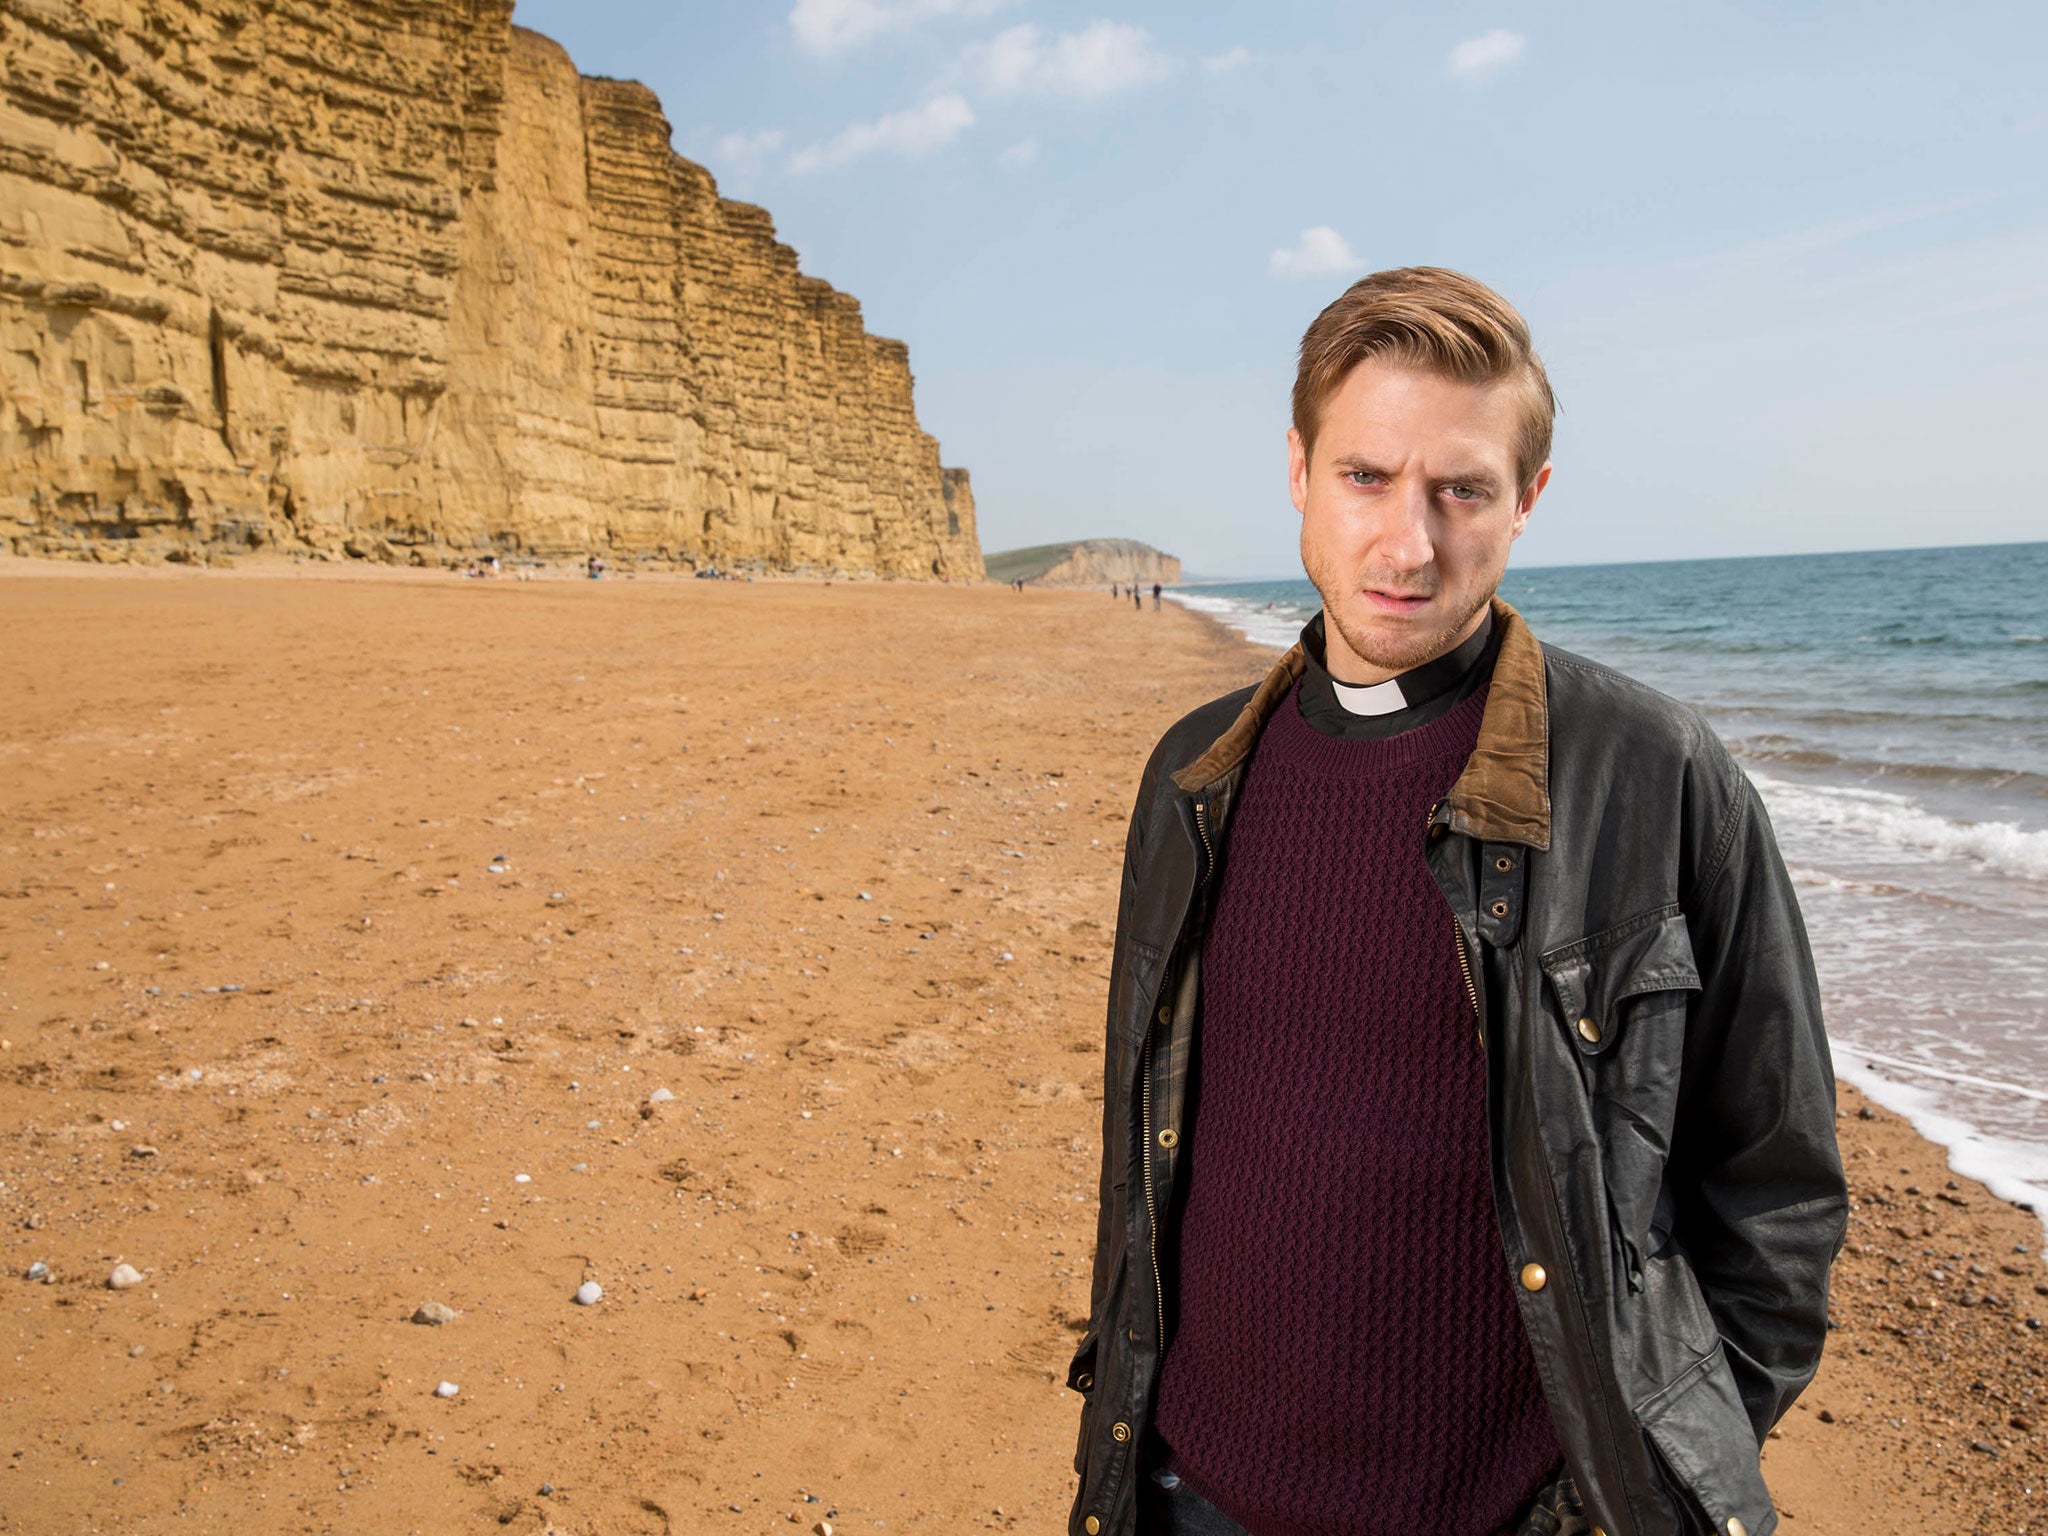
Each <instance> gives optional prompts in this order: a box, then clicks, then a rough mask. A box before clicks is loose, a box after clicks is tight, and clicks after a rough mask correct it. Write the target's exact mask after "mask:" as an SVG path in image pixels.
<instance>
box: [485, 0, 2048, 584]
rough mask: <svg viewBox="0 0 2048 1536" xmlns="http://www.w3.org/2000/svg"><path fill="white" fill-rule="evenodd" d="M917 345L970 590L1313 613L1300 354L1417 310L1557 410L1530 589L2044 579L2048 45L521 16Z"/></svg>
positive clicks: (530, 10)
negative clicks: (1918, 574) (1940, 564)
mask: <svg viewBox="0 0 2048 1536" xmlns="http://www.w3.org/2000/svg"><path fill="white" fill-rule="evenodd" d="M515 19H516V20H517V21H518V22H519V23H520V24H522V25H525V26H530V27H533V28H535V29H536V30H538V31H541V32H544V33H546V34H548V35H549V36H551V37H553V38H555V39H557V40H558V41H560V42H561V43H562V44H563V45H564V46H566V47H567V48H568V50H569V52H570V54H571V56H572V57H573V58H574V59H575V61H576V63H577V66H578V67H579V68H580V69H582V70H583V72H584V73H586V74H604V75H617V76H625V77H631V78H635V79H639V80H642V81H645V82H646V83H647V84H648V85H649V86H651V87H653V88H654V90H655V91H656V92H658V93H659V95H660V97H661V99H662V102H663V105H664V107H665V108H666V110H667V113H668V116H669V120H670V122H671V123H672V124H673V126H674V131H675V145H676V148H677V149H678V150H679V151H680V152H681V153H683V154H685V155H688V156H689V157H690V158H692V159H694V160H698V161H701V162H703V163H704V164H706V165H708V166H710V168H711V169H712V170H713V171H714V172H715V173H716V174H717V176H718V178H719V184H720V187H721V189H722V190H724V191H725V192H726V193H727V195H729V196H734V197H740V198H745V199H747V200H750V201H754V202H759V203H762V204H764V205H765V206H766V207H767V208H768V209H769V210H770V211H771V212H772V213H773V215H774V217H775V221H776V225H777V227H778V229H779V231H780V233H781V236H782V238H783V239H785V240H786V241H788V242H789V243H790V244H791V245H793V246H794V247H795V248H796V249H797V251H798V252H799V254H800V256H801V259H802V262H803V266H804V269H805V270H806V271H808V272H811V273H814V274H816V275H817V276H820V277H823V278H825V279H827V280H828V281H830V282H832V283H833V284H835V285H837V286H838V287H840V288H843V289H845V290H846V291H848V292H850V293H852V294H854V295H855V296H857V297H858V298H859V299H860V300H861V301H862V303H863V306H864V308H865V311H866V315H867V322H868V327H869V329H870V330H873V331H876V332H878V333H880V334H883V335H890V336H899V337H901V338H903V339H904V340H905V341H907V342H908V343H909V344H910V356H911V365H912V367H913V369H914V370H915V372H916V374H917V407H918V415H919V418H920V419H921V420H922V422H923V423H924V425H925V427H926V428H927V430H929V431H931V432H933V433H935V434H936V435H937V436H938V438H939V440H940V443H941V446H942V450H943V456H944V458H945V461H946V462H947V463H949V464H964V465H966V466H968V468H969V469H971V470H972V471H973V475H974V486H975V494H976V498H977V501H978V504H979V507H980V512H981V526H982V543H983V547H984V548H985V549H989V550H996V549H1003V548H1007V547H1010V546H1013V545H1018V544H1032V543H1041V542H1044V541H1047V540H1051V539H1064V538H1083V537H1091V536H1112V535H1113V536H1123V537H1132V538H1140V539H1145V540H1148V541H1149V542H1151V543H1154V544H1157V545H1159V546H1161V547H1162V548H1165V549H1168V550H1171V551H1172V552H1174V553H1176V554H1179V555H1180V556H1182V558H1183V559H1184V560H1185V561H1186V563H1187V567H1188V569H1189V570H1190V571H1191V572H1201V573H1206V574H1218V575H1222V574H1232V575H1242V576H1277V575H1293V574H1298V570H1299V567H1298V562H1297V560H1296V556H1295V541H1296V537H1297V520H1296V517H1295V513H1294V510H1293V508H1292V507H1291V506H1290V505H1289V504H1288V500H1287V494H1286V481H1285V462H1286V461H1285V446H1284V441H1283V437H1284V433H1285V430H1286V425H1287V393H1288V388H1289V386H1290V384H1291V382H1292V377H1293V351H1294V347H1295V345H1296V343H1297V342H1298V340H1299V338H1300V335H1301V331H1302V329H1303V327H1304V326H1306V325H1307V323H1308V321H1309V320H1310V319H1311V318H1313V316H1314V315H1315V313H1316V311H1317V310H1318V309H1319V308H1321V306H1322V305H1323V304H1325V303H1327V302H1328V301H1329V300H1330V299H1331V298H1332V297H1334V296H1335V295H1336V294H1337V293H1338V292H1340V291H1341V290H1342V288H1343V286H1344V285H1345V283H1346V282H1347V281H1349V280H1350V278H1351V277H1353V276H1355V275H1357V274H1359V273H1362V272H1365V271H1368V270H1372V269H1374V268H1380V267H1390V266H1405V265H1410V264H1416V263H1432V264H1438V265H1444V266H1451V267H1457V268H1460V269H1462V270H1464V271H1467V272H1470V273H1472V274H1473V275H1475V276H1477V277H1479V278H1481V279H1483V280H1484V281H1486V282H1489V283H1491V284H1493V285H1494V286H1495V287H1496V288H1498V289H1500V290H1501V291H1502V292H1503V293H1504V294H1506V295H1507V296H1508V298H1509V299H1510V300H1512V301H1513V302H1514V303H1515V304H1516V305H1518V306H1519V307H1520V308H1521V310H1522V312H1523V313H1524V314H1525V315H1526V316H1528V318H1529V322H1530V325H1531V327H1532V329H1533V331H1534V334H1535V338H1536V344H1537V347H1538V349H1539V351H1541V352H1542V354H1543V356H1544V359H1545V362H1546V364H1547V365H1548V367H1549V369H1550V373H1551V377H1552V380H1553V382H1554V384H1555V385H1556V388H1557V391H1558V395H1559V397H1560V400H1561V401H1562V404H1563V415H1562V416H1561V418H1560V420H1559V423H1558V434H1557V442H1556V448H1555V454H1554V457H1555V462H1556V464H1557V473H1556V477H1555V479H1554V481H1553V483H1552V486H1551V488H1550V490H1549V492H1548V494H1547V495H1546V497H1545V499H1544V502H1543V504H1542V506H1541V507H1540V508H1539V509H1538V512H1537V515H1536V518H1535V519H1534V520H1533V521H1532V523H1531V526H1530V530H1529V532H1528V534H1527V535H1526V536H1525V538H1524V540H1523V542H1522V545H1521V547H1520V549H1519V551H1518V554H1517V559H1518V561H1519V562H1521V563H1524V564H1557V563H1573V562H1579V561H1593V560H1620V559H1657V558H1676V557H1685V556H1697V555H1728V554H1765V553H1778V552H1788V551H1804V550H1826V549H1868V548H1882V547H1899V546H1914V545H1938V544H1955V543H1977V542H1997V541H2004V540H2014V539H2040V538H2048V489H2044V481H2048V476H2044V453H2043V444H2044V442H2048V91H2044V89H2043V85H2042V82H2043V79H2044V77H2048V6H2043V5H2041V4H2039V3H2029V4H2009V5H1981V4H1977V5H1973V4H1969V3H1961V4H1955V3H1951V4H1945V5H1942V6H1938V7H1937V6H1933V5H1929V4H1925V3H1919V0H1916V3H1913V4H1895V3H1886V0H1861V3H1853V4H1819V3H1812V4H1800V3H1796V0H1773V3H1761V0H1759V3H1754V4H1717V3H1712V0H1694V3H1687V4H1659V3H1633V4H1597V3H1596V4H1575V5H1572V6H1568V7H1559V6H1539V5H1534V4H1528V3H1494V4H1484V5H1473V4H1461V3H1449V4H1436V5H1422V4H1382V5H1363V4H1318V3H1300V4H1288V5H1273V4H1265V5H1233V4H1207V5H1203V6H1199V7H1193V6H1186V5H1179V6H1174V5H1165V4H1156V3H1153V4H1145V3H1136V0H1133V3H1129V4H1116V3H1115V0H1103V3H1094V4H1083V5H1073V4H1064V3H1059V0H1007V3H1005V0H796V3H793V4H792V3H790V0H781V3H774V4H769V3H761V4H742V3H738V0H726V3H719V0H696V3H690V4H685V5H677V4H675V3H674V0H519V3H518V8H517V12H516V15H515Z"/></svg>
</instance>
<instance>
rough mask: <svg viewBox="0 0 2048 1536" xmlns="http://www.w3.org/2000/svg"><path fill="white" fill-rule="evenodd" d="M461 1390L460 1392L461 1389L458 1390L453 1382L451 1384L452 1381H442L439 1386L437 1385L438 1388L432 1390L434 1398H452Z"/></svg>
mask: <svg viewBox="0 0 2048 1536" xmlns="http://www.w3.org/2000/svg"><path fill="white" fill-rule="evenodd" d="M461 1390H462V1388H460V1387H458V1386H457V1385H455V1383H454V1382H452V1381H444V1382H442V1383H441V1385H439V1386H438V1387H436V1388H434V1396H436V1397H453V1396H454V1395H455V1394H456V1393H458V1392H460V1391H461Z"/></svg>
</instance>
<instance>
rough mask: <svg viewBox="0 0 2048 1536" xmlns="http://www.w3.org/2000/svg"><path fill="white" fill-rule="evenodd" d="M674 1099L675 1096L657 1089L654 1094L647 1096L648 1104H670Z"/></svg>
mask: <svg viewBox="0 0 2048 1536" xmlns="http://www.w3.org/2000/svg"><path fill="white" fill-rule="evenodd" d="M674 1099H675V1095H674V1094H672V1093H670V1092H669V1091H668V1090H667V1089H666V1088H657V1089H655V1090H654V1092H652V1093H650V1094H649V1095H647V1102H648V1103H650V1104H668V1103H672V1102H673V1101H674Z"/></svg>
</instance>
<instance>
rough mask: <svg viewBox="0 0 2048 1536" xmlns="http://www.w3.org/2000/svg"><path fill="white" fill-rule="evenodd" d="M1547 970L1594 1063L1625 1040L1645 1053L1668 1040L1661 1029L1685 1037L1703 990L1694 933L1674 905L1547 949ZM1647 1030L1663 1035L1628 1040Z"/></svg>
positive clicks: (1586, 1054)
mask: <svg viewBox="0 0 2048 1536" xmlns="http://www.w3.org/2000/svg"><path fill="white" fill-rule="evenodd" d="M1543 974H1544V976H1545V977H1546V978H1547V979H1548V980H1549V982H1550V989H1551V992H1552V994H1553V995H1554V996H1555V997H1556V999H1557V1003H1558V1007H1559V1008H1560V1009H1562V1010H1563V1013H1564V1018H1565V1023H1566V1025H1567V1027H1569V1028H1570V1030H1571V1032H1572V1039H1573V1042H1574V1044H1575V1045H1576V1046H1577V1048H1578V1052H1579V1055H1580V1056H1581V1057H1583V1058H1585V1059H1587V1060H1589V1061H1599V1060H1602V1059H1605V1058H1610V1057H1614V1056H1616V1054H1617V1053H1618V1052H1620V1051H1621V1050H1622V1048H1623V1046H1624V1043H1626V1044H1627V1045H1628V1047H1629V1048H1630V1049H1631V1050H1633V1051H1634V1052H1635V1053H1637V1054H1642V1053H1644V1052H1645V1050H1646V1049H1647V1048H1649V1047H1654V1046H1656V1045H1659V1044H1663V1043H1665V1042H1664V1040H1663V1039H1662V1038H1661V1033H1662V1032H1667V1031H1669V1032H1676V1033H1677V1034H1679V1035H1682V1034H1683V1032H1684V1028H1685V1011H1686V1007H1687V1005H1688V1003H1689V1001H1690V998H1691V995H1692V994H1693V993H1694V992H1697V991H1699V989H1700V973H1699V967H1698V965H1697V964H1695V963H1694V960H1693V953H1692V938H1691V935H1690V934H1688V932H1687V931H1686V926H1685V916H1684V914H1683V913H1681V912H1680V911H1679V910H1678V907H1677V905H1676V904H1675V903H1674V904H1672V905H1670V906H1666V907H1659V908H1657V909H1656V910H1655V911H1653V912H1645V913H1643V914H1642V915H1641V916H1640V917H1633V918H1630V919H1629V920H1628V921H1627V922H1625V923H1617V924H1616V925H1615V926H1614V927H1612V928H1608V929H1605V930H1603V931H1602V932H1600V933H1596V934H1593V935H1591V936H1589V937H1587V938H1583V939H1580V940H1578V941H1577V942H1576V943H1572V944H1561V945H1559V946H1558V947H1557V948H1555V949H1551V950H1546V951H1545V952H1544V955H1543ZM1649 1030H1654V1031H1659V1032H1660V1038H1658V1039H1653V1040H1647V1041H1644V1040H1634V1041H1631V1040H1629V1038H1628V1037H1629V1036H1630V1035H1631V1034H1632V1033H1634V1034H1640V1033H1642V1032H1644V1031H1649ZM1670 1043H1673V1044H1677V1043H1679V1042H1677V1041H1672V1042H1670Z"/></svg>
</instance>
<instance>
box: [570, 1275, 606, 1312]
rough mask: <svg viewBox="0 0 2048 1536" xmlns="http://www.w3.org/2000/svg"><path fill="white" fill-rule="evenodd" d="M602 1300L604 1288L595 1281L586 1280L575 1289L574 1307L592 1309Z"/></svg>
mask: <svg viewBox="0 0 2048 1536" xmlns="http://www.w3.org/2000/svg"><path fill="white" fill-rule="evenodd" d="M603 1300H604V1287H603V1286H601V1285H599V1284H598V1283H597V1282H596V1281H595V1280H586V1281H584V1282H583V1283H582V1284H581V1285H579V1286H577V1287H576V1305H577V1306H579V1307H594V1306H596V1305H597V1304H598V1303H599V1302H600V1301H603Z"/></svg>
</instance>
